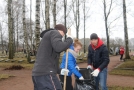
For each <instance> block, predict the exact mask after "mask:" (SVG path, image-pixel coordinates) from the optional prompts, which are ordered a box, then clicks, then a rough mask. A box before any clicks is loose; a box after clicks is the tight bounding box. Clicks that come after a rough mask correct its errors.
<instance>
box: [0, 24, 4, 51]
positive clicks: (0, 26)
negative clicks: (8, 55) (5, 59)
mask: <svg viewBox="0 0 134 90" xmlns="http://www.w3.org/2000/svg"><path fill="white" fill-rule="evenodd" d="M0 36H1V46H2V53H4V43H3V32H2V25H1V23H0Z"/></svg>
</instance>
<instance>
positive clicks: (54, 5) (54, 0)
mask: <svg viewBox="0 0 134 90" xmlns="http://www.w3.org/2000/svg"><path fill="white" fill-rule="evenodd" d="M53 22H54V26H55V25H56V0H53Z"/></svg>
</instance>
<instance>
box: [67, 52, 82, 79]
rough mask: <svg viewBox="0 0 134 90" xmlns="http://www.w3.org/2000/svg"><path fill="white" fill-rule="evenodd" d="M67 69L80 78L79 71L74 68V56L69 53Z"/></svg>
mask: <svg viewBox="0 0 134 90" xmlns="http://www.w3.org/2000/svg"><path fill="white" fill-rule="evenodd" d="M68 55H69V56H68V69H69V71H71V72H72V73H73V74H74V75H76V76H77V77H78V78H80V77H81V76H82V75H81V74H80V72H79V71H78V70H77V69H76V68H75V63H74V58H73V56H72V55H71V54H68Z"/></svg>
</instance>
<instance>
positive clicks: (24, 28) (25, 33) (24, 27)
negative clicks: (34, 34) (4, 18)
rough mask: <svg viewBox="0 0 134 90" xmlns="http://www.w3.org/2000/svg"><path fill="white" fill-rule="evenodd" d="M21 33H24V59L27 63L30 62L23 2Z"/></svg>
mask: <svg viewBox="0 0 134 90" xmlns="http://www.w3.org/2000/svg"><path fill="white" fill-rule="evenodd" d="M23 31H24V42H25V48H26V57H27V61H28V62H30V61H31V58H30V53H29V48H28V35H27V29H26V18H25V0H23Z"/></svg>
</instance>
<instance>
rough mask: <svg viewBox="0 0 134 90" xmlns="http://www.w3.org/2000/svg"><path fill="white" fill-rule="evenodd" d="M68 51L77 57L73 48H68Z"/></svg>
mask: <svg viewBox="0 0 134 90" xmlns="http://www.w3.org/2000/svg"><path fill="white" fill-rule="evenodd" d="M68 51H69V52H70V53H71V54H72V55H73V56H74V58H77V56H78V54H77V53H76V52H75V51H74V50H72V49H69V50H68Z"/></svg>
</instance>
